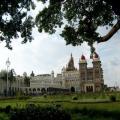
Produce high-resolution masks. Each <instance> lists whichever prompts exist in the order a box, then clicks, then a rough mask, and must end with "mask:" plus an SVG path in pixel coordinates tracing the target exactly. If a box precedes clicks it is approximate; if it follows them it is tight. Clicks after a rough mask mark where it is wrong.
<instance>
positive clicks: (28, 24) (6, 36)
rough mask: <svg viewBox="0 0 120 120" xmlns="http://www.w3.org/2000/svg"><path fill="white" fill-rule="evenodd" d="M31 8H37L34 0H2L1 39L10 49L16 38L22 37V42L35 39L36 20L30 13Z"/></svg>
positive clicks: (0, 6)
mask: <svg viewBox="0 0 120 120" xmlns="http://www.w3.org/2000/svg"><path fill="white" fill-rule="evenodd" d="M31 8H32V9H34V8H35V5H34V3H33V2H32V0H0V41H5V42H6V47H8V48H9V49H12V47H11V45H10V43H11V40H12V39H14V38H18V37H22V38H23V41H22V43H26V42H27V41H30V42H31V40H32V39H33V38H32V28H33V26H34V22H33V18H32V16H30V15H28V11H30V9H31Z"/></svg>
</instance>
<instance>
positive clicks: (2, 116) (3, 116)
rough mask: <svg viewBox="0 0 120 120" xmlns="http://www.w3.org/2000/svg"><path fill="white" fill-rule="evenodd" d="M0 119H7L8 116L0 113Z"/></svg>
mask: <svg viewBox="0 0 120 120" xmlns="http://www.w3.org/2000/svg"><path fill="white" fill-rule="evenodd" d="M0 120H9V117H8V115H7V114H5V113H0Z"/></svg>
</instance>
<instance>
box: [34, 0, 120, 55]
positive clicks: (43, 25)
mask: <svg viewBox="0 0 120 120" xmlns="http://www.w3.org/2000/svg"><path fill="white" fill-rule="evenodd" d="M39 1H42V2H43V3H46V2H48V0H39ZM118 2H119V1H118V0H49V5H48V6H47V7H45V8H44V9H43V10H42V11H40V12H39V14H38V15H37V16H36V25H37V27H38V31H39V32H42V31H43V30H44V31H45V32H48V33H50V34H53V33H55V32H56V29H57V28H61V27H62V25H64V26H63V27H64V29H63V30H62V34H61V36H62V37H64V39H65V41H66V44H67V45H68V44H72V45H73V46H76V45H81V44H82V43H83V42H84V41H86V42H87V43H88V45H90V46H91V52H92V53H93V52H94V50H95V48H94V47H93V43H94V42H98V43H100V42H105V41H108V40H109V39H110V38H111V37H112V36H113V35H114V34H115V33H116V32H117V31H118V30H119V29H120V7H119V3H118ZM115 22H116V23H115ZM102 26H106V28H108V26H110V27H111V30H110V31H108V33H107V34H106V35H105V36H100V33H98V31H97V30H98V28H99V27H102Z"/></svg>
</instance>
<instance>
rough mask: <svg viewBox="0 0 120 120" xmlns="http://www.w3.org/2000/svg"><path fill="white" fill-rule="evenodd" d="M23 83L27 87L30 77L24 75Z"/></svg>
mask: <svg viewBox="0 0 120 120" xmlns="http://www.w3.org/2000/svg"><path fill="white" fill-rule="evenodd" d="M24 84H25V85H26V86H28V87H29V86H30V77H28V76H25V77H24Z"/></svg>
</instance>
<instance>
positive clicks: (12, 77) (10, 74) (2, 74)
mask: <svg viewBox="0 0 120 120" xmlns="http://www.w3.org/2000/svg"><path fill="white" fill-rule="evenodd" d="M0 79H2V80H7V71H6V70H1V71H0ZM8 80H9V81H10V82H13V81H15V80H16V78H15V74H14V70H13V69H11V70H10V71H9V72H8Z"/></svg>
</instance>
